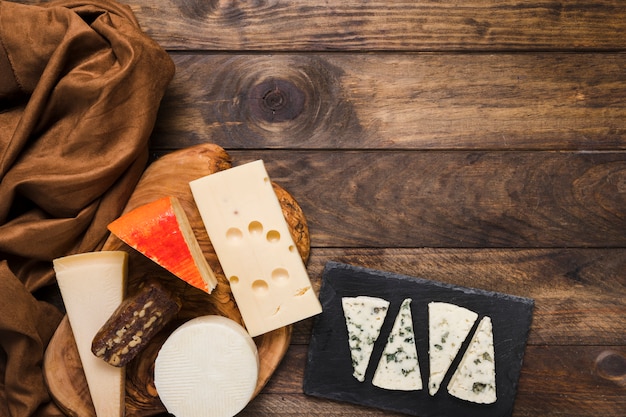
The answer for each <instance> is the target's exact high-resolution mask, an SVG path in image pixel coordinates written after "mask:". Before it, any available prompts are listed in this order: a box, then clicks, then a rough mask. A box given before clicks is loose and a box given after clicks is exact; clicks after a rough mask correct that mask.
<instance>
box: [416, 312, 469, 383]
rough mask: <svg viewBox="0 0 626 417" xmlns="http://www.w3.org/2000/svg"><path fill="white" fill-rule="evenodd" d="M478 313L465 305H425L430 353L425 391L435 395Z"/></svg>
mask: <svg viewBox="0 0 626 417" xmlns="http://www.w3.org/2000/svg"><path fill="white" fill-rule="evenodd" d="M477 318H478V314H476V313H475V312H473V311H471V310H468V309H466V308H464V307H460V306H457V305H455V304H450V303H442V302H432V303H429V304H428V333H429V336H428V345H429V348H428V354H429V356H430V377H429V382H428V392H429V394H430V395H435V394H436V393H437V391H439V386H440V385H441V381H443V379H444V377H445V376H446V373H447V372H448V369H449V368H450V365H452V362H453V361H454V358H455V357H456V356H457V354H458V353H459V350H460V349H461V345H462V344H463V342H464V341H465V339H466V338H467V335H468V334H469V332H470V330H471V329H472V327H473V326H474V322H475V321H476V319H477Z"/></svg>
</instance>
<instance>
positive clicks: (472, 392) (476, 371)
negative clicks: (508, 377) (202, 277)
mask: <svg viewBox="0 0 626 417" xmlns="http://www.w3.org/2000/svg"><path fill="white" fill-rule="evenodd" d="M448 392H449V393H450V394H452V395H454V396H455V397H457V398H460V399H462V400H466V401H471V402H475V403H479V404H493V403H495V402H496V400H497V395H496V363H495V352H494V347H493V327H492V323H491V318H490V317H488V316H485V317H483V319H482V320H481V321H480V323H479V324H478V329H476V332H475V333H474V336H473V337H472V340H471V342H470V344H469V347H468V348H467V350H466V351H465V354H464V355H463V358H462V359H461V363H460V364H459V366H458V368H457V369H456V371H455V372H454V374H453V375H452V379H450V383H449V384H448Z"/></svg>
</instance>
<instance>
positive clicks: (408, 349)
mask: <svg viewBox="0 0 626 417" xmlns="http://www.w3.org/2000/svg"><path fill="white" fill-rule="evenodd" d="M411 301H412V300H411V299H410V298H407V299H405V300H404V301H403V302H402V305H401V306H400V312H399V313H398V315H397V316H396V319H395V321H394V324H393V328H392V329H391V333H390V334H389V337H388V338H387V344H386V345H385V349H384V350H383V354H382V356H381V358H380V361H379V362H378V367H377V368H376V371H375V372H374V378H373V379H372V384H373V385H375V386H377V387H379V388H384V389H389V390H399V391H417V390H421V389H422V374H421V372H420V367H419V360H418V355H417V346H416V345H415V331H414V329H413V316H412V314H411Z"/></svg>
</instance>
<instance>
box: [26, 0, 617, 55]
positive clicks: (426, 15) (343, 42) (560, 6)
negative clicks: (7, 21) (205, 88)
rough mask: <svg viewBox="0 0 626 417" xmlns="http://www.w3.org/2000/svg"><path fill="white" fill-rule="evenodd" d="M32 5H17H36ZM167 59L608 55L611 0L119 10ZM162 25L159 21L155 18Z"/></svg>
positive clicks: (146, 0)
mask: <svg viewBox="0 0 626 417" xmlns="http://www.w3.org/2000/svg"><path fill="white" fill-rule="evenodd" d="M38 1H39V0H23V2H25V3H37V2H38ZM124 2H125V3H128V4H129V5H130V7H131V8H132V10H133V11H134V12H135V14H136V15H137V18H138V20H139V22H140V23H141V25H142V27H143V28H144V30H145V31H146V32H147V33H148V34H149V35H150V36H151V37H152V38H154V39H155V40H157V41H158V42H159V43H160V44H161V45H163V46H164V47H165V48H167V49H171V50H184V49H195V50H222V51H233V50H239V51H242V50H259V51H296V50H299V51H323V50H342V51H346V50H355V51H376V50H401V51H408V50H412V51H414V50H421V51H432V50H476V49H481V50H502V49H506V50H528V49H541V50H581V49H605V50H615V49H623V48H624V47H626V39H625V38H624V37H623V36H622V35H623V33H624V32H625V31H626V19H625V17H626V5H625V4H624V3H623V2H622V1H621V0H595V1H593V2H589V1H586V0H570V1H567V2H565V3H563V2H545V1H538V0H532V1H525V2H519V1H515V0H500V1H497V2H494V1H489V0H466V1H463V2H440V1H435V0H427V1H403V2H400V1H396V2H388V1H368V2H362V1H358V0H349V1H344V0H329V1H325V2H317V3H312V2H310V1H307V0H291V1H277V0H274V1H252V2H236V1H217V0H211V1H206V0H170V1H158V2H154V1H151V0H124ZM164 16H167V18H164Z"/></svg>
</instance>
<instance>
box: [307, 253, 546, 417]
mask: <svg viewBox="0 0 626 417" xmlns="http://www.w3.org/2000/svg"><path fill="white" fill-rule="evenodd" d="M359 296H368V297H376V298H380V299H383V300H387V301H388V302H389V310H388V312H387V314H386V318H385V321H384V323H383V325H382V328H381V330H380V334H379V337H378V338H377V341H376V342H375V344H374V346H373V351H372V354H371V358H370V361H369V366H368V367H367V370H366V371H365V377H364V379H363V381H359V380H357V379H356V378H355V377H354V376H353V368H352V360H351V352H350V345H349V340H348V337H349V336H348V329H347V327H346V320H345V318H344V312H343V308H342V300H343V299H344V298H346V297H359ZM408 298H410V299H411V313H412V317H411V320H412V325H413V333H414V335H415V339H414V341H415V344H414V346H415V349H416V351H417V353H418V359H419V360H418V366H419V370H420V373H421V383H422V388H421V389H417V388H416V389H413V390H411V391H405V390H404V389H401V388H399V387H398V386H397V385H396V384H395V383H394V384H379V385H382V386H376V384H375V383H374V378H375V376H376V373H377V372H378V373H380V372H388V370H385V371H382V370H379V368H380V364H381V362H382V363H384V362H385V361H386V357H385V355H386V354H389V353H390V354H392V355H393V353H394V351H395V352H397V351H398V349H399V348H402V351H403V352H408V348H409V347H411V348H412V347H413V343H409V342H408V341H403V342H400V345H401V346H399V347H396V348H395V350H394V349H391V350H390V347H389V339H390V337H391V336H393V334H394V333H396V332H397V328H394V327H395V323H396V322H397V320H398V319H399V317H402V316H403V314H404V313H403V312H402V306H403V304H405V303H406V299H408ZM320 301H321V303H322V305H323V307H324V311H323V313H322V314H320V315H318V316H317V317H316V318H315V321H314V325H313V331H312V334H311V342H310V345H309V352H308V359H307V365H306V369H305V376H304V392H305V393H306V394H308V395H313V396H316V397H322V398H329V399H333V400H337V401H346V402H350V403H355V404H361V405H367V406H372V407H376V408H380V409H385V410H390V411H397V412H402V413H406V414H410V415H416V416H423V417H429V416H430V417H434V416H447V417H455V416H459V417H460V416H463V417H496V416H497V417H502V416H509V415H511V413H512V410H513V404H514V400H515V395H516V392H517V385H518V379H519V374H520V370H521V367H522V360H523V356H524V350H525V346H526V340H527V337H528V332H529V329H530V324H531V321H532V310H533V307H534V302H533V300H531V299H528V298H523V297H516V296H512V295H508V294H502V293H495V292H490V291H483V290H479V289H475V288H467V287H460V286H455V285H450V284H445V283H441V282H436V281H430V280H426V279H421V278H415V277H410V276H406V275H399V274H393V273H389V272H384V271H378V270H373V269H367V268H361V267H357V266H352V265H346V264H341V263H336V262H329V263H328V264H327V265H326V267H325V269H324V272H323V275H322V286H321V289H320ZM431 303H442V305H445V304H449V305H454V306H457V307H458V308H464V309H466V310H467V311H470V312H475V314H476V315H477V320H476V321H475V322H473V326H471V330H470V331H469V333H468V335H467V337H466V338H465V340H463V341H461V343H462V344H461V347H460V349H458V354H457V355H456V356H455V357H454V358H453V360H452V363H451V364H450V366H447V370H446V371H445V374H444V376H443V378H442V379H441V381H440V385H441V387H442V388H441V389H439V390H438V391H437V392H436V393H435V394H434V395H430V393H429V390H428V383H429V379H430V365H429V362H430V361H429V356H430V355H429V345H430V342H429V336H430V335H429V333H430V331H429V323H430V320H429V304H431ZM448 316H449V317H451V318H452V319H454V314H452V315H448ZM470 316H471V314H470ZM439 317H442V315H439ZM485 317H488V318H489V321H490V322H491V324H492V328H491V335H492V336H493V347H494V350H493V360H494V362H493V364H494V366H495V387H496V390H497V399H496V401H495V402H493V403H489V402H490V401H491V399H492V398H487V396H484V397H481V398H477V397H476V396H472V395H465V394H466V393H464V392H463V391H464V390H466V387H467V386H471V387H472V388H473V383H474V382H478V383H479V384H480V383H484V384H485V385H487V383H485V382H484V381H486V379H484V378H482V376H481V380H480V381H478V380H476V379H468V377H467V374H468V372H467V369H469V367H471V365H473V364H474V361H475V360H476V359H477V358H478V356H480V357H481V358H482V357H486V356H483V355H484V353H485V349H484V348H486V349H487V350H488V349H489V340H490V339H489V337H487V336H489V335H490V332H489V331H488V330H489V329H487V327H488V326H485V327H484V328H483V327H481V328H482V329H483V330H484V331H481V332H479V333H477V328H478V324H479V322H483V323H484V322H487V320H485ZM471 318H472V317H470V321H471ZM483 320H484V321H483ZM407 327H408V326H407ZM407 331H408V330H407ZM444 335H445V332H444V333H443V334H439V333H437V334H434V335H433V336H434V337H438V339H439V342H441V338H442V337H443V336H444ZM474 335H476V336H475V337H474ZM445 336H446V337H444V339H446V342H447V341H450V339H448V338H449V337H450V335H445ZM460 338H463V337H462V336H461V337H460ZM393 340H394V341H395V340H396V339H395V337H394V338H393ZM473 341H475V342H476V343H474V342H473ZM485 341H487V342H485ZM470 342H472V345H473V346H474V347H472V346H470ZM434 344H435V341H434V340H433V345H434ZM442 347H443V346H442ZM466 352H467V354H466ZM490 355H491V354H490ZM464 356H465V358H466V360H465V363H466V364H467V365H466V366H463V364H461V358H462V357H464ZM396 357H398V356H397V355H396ZM412 357H413V356H412V355H406V356H402V357H399V360H401V361H402V362H403V364H404V362H406V363H407V364H409V365H410V363H409V362H411V363H414V362H413V359H412ZM470 363H471V365H470ZM401 365H402V364H401ZM459 366H461V370H460V371H459V375H461V374H463V376H458V377H457V378H455V379H454V380H453V381H452V383H451V382H450V381H451V380H452V379H453V374H454V373H455V372H456V370H457V369H459ZM408 369H409V366H407V370H408ZM482 369H483V370H484V371H485V375H488V374H489V372H490V370H489V369H488V368H487V367H486V365H485V367H483V368H482ZM411 374H412V373H408V372H407V373H406V376H407V387H408V386H409V385H410V383H411V381H410V378H408V377H409V376H410V375H411ZM472 378H475V377H474V376H473V377H472ZM469 381H472V382H471V384H470V385H468V384H469ZM448 387H449V388H450V391H448ZM402 388H404V385H403V387H402ZM479 388H482V386H479ZM485 388H486V387H485ZM459 397H461V398H459ZM481 401H482V402H481Z"/></svg>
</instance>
